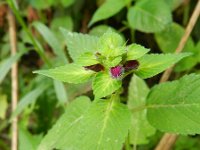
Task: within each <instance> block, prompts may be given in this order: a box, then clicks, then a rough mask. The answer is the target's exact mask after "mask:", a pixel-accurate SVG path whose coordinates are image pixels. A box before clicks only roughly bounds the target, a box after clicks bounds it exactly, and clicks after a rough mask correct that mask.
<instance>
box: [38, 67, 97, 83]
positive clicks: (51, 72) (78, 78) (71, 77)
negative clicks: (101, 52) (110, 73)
mask: <svg viewBox="0 0 200 150" xmlns="http://www.w3.org/2000/svg"><path fill="white" fill-rule="evenodd" d="M34 73H38V74H41V75H45V76H47V77H50V78H53V79H55V80H59V81H62V82H68V83H83V82H86V81H88V80H90V79H91V78H92V76H93V75H94V74H95V72H94V71H91V70H86V69H85V68H84V67H82V66H79V65H77V64H74V63H72V64H67V65H65V66H60V67H56V68H54V69H48V70H38V71H34Z"/></svg>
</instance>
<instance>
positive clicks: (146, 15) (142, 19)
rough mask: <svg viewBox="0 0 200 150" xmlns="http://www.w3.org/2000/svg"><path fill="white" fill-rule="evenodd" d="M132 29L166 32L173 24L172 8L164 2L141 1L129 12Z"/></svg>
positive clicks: (153, 0)
mask: <svg viewBox="0 0 200 150" xmlns="http://www.w3.org/2000/svg"><path fill="white" fill-rule="evenodd" d="M127 18H128V22H129V24H130V27H131V28H133V29H137V30H140V31H143V32H147V33H152V32H160V31H162V30H164V29H165V28H166V27H167V26H168V25H169V24H170V23H171V22H172V16H171V12H170V7H169V6H168V5H167V4H166V3H165V2H164V1H163V0H140V1H138V2H137V3H136V4H135V5H134V6H132V7H131V8H129V10H128V15H127Z"/></svg>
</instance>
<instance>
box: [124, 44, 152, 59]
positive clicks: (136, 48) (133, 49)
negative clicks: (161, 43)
mask: <svg viewBox="0 0 200 150" xmlns="http://www.w3.org/2000/svg"><path fill="white" fill-rule="evenodd" d="M148 52H149V49H147V48H145V47H143V46H141V45H139V44H131V45H129V46H128V47H127V58H126V60H135V59H138V58H140V57H142V56H143V55H144V54H146V53H148Z"/></svg>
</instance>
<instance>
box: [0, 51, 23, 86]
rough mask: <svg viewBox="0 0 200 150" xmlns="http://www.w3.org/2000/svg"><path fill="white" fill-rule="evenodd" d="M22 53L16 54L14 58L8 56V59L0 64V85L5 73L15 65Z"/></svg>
mask: <svg viewBox="0 0 200 150" xmlns="http://www.w3.org/2000/svg"><path fill="white" fill-rule="evenodd" d="M22 54H23V53H17V54H16V55H14V56H10V57H9V58H7V59H5V60H4V61H3V62H1V64H0V72H1V73H0V83H1V82H2V81H3V79H4V78H5V76H6V75H7V73H8V72H9V70H10V69H11V67H12V64H13V63H15V62H16V61H17V60H18V59H19V58H20V57H21V56H22Z"/></svg>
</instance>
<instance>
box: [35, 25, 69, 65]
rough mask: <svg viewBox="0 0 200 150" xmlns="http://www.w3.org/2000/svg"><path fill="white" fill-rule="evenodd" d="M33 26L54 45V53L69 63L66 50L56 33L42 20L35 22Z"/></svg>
mask: <svg viewBox="0 0 200 150" xmlns="http://www.w3.org/2000/svg"><path fill="white" fill-rule="evenodd" d="M33 26H34V27H35V28H36V29H37V30H38V31H39V32H40V34H41V35H42V37H43V38H44V39H45V41H46V42H47V43H48V44H49V45H50V46H51V47H52V49H53V51H54V53H55V54H56V55H57V56H58V57H59V58H60V59H61V60H62V61H63V62H64V63H67V62H68V60H67V59H66V57H65V53H64V50H63V49H62V47H61V45H60V43H59V41H58V40H57V38H56V37H55V35H54V34H53V33H52V32H51V31H50V30H49V28H48V27H46V26H45V25H44V24H42V23H40V22H34V23H33Z"/></svg>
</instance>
